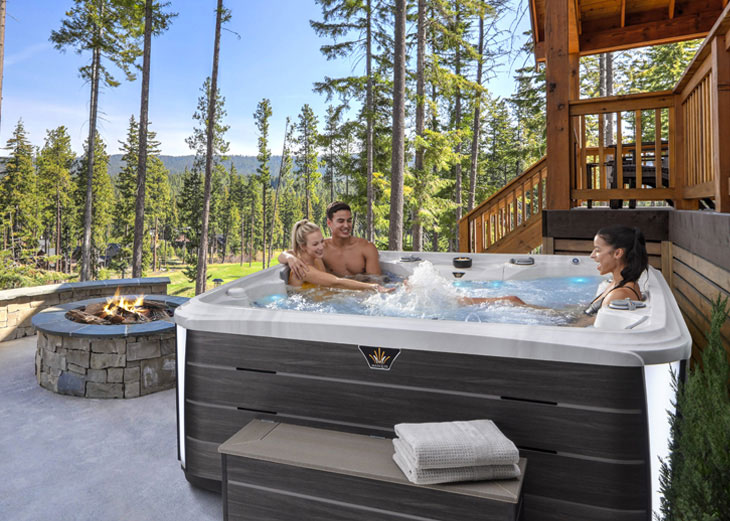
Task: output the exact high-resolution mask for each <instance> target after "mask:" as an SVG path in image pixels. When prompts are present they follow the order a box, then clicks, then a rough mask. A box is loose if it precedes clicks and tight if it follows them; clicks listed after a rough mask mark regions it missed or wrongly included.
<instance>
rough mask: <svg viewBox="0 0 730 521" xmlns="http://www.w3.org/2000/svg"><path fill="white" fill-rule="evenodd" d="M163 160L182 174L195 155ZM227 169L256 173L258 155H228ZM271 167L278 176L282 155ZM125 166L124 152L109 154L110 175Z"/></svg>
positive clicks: (272, 161)
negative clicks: (232, 167) (233, 167)
mask: <svg viewBox="0 0 730 521" xmlns="http://www.w3.org/2000/svg"><path fill="white" fill-rule="evenodd" d="M159 158H160V159H161V160H162V164H163V165H165V168H167V169H168V170H169V171H170V173H171V174H181V173H182V172H183V171H184V170H185V169H186V168H188V169H192V168H193V161H195V156H193V155H190V156H162V155H161V156H159ZM223 164H224V165H225V167H226V169H229V168H230V167H231V164H233V166H235V167H236V171H237V172H238V174H239V175H251V174H255V173H256V169H257V168H258V166H259V162H258V160H257V159H256V156H228V159H227V160H225V161H223ZM269 165H270V167H271V169H270V171H271V175H272V176H277V175H278V174H279V165H281V156H271V161H269ZM123 167H124V162H123V161H122V154H112V155H111V156H109V175H111V176H116V175H117V174H118V173H119V172H121V170H122V168H123Z"/></svg>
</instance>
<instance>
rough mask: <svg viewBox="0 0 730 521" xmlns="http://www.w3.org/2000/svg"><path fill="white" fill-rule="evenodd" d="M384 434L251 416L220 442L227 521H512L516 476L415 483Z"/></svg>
mask: <svg viewBox="0 0 730 521" xmlns="http://www.w3.org/2000/svg"><path fill="white" fill-rule="evenodd" d="M393 451H394V449H393V444H392V442H391V440H388V439H383V438H374V437H372V436H363V435H360V434H352V433H344V432H338V431H333V430H330V429H313V428H311V427H303V426H300V425H289V424H283V423H276V422H265V421H259V420H254V421H252V422H251V423H249V424H248V425H246V426H245V427H244V428H243V429H241V430H240V431H238V432H237V433H236V434H234V435H233V436H232V437H231V438H229V439H228V440H226V442H225V443H223V444H222V445H221V446H220V448H219V452H220V453H221V460H222V469H223V518H224V520H226V521H228V520H230V521H234V520H236V521H259V520H261V519H266V520H267V521H299V520H301V519H307V520H309V519H337V520H342V519H347V520H348V521H395V520H397V519H403V518H404V517H405V518H411V519H429V520H433V521H437V520H439V521H453V520H457V519H458V520H459V521H508V520H511V521H516V520H517V519H518V518H519V513H520V506H521V497H522V496H521V488H522V481H523V479H522V478H523V477H524V476H525V469H526V465H527V462H526V461H525V460H524V459H522V460H520V462H519V465H520V470H521V476H520V478H518V479H510V480H501V481H481V482H468V483H450V484H446V485H429V486H419V485H414V484H412V483H409V482H408V480H407V479H406V478H405V476H404V475H403V473H402V472H401V471H400V469H398V467H397V466H396V464H395V463H394V462H393V457H392V456H393Z"/></svg>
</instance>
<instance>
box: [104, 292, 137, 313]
mask: <svg viewBox="0 0 730 521" xmlns="http://www.w3.org/2000/svg"><path fill="white" fill-rule="evenodd" d="M143 305H144V295H140V296H139V297H137V298H136V299H135V300H132V299H129V300H127V299H125V298H124V297H120V296H119V288H117V291H116V292H115V293H114V296H113V297H111V298H108V299H107V300H106V306H104V309H103V312H104V315H114V312H115V310H116V309H117V308H120V309H123V310H125V311H129V312H131V313H137V308H139V307H141V306H143Z"/></svg>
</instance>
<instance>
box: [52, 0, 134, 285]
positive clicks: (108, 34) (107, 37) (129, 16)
mask: <svg viewBox="0 0 730 521" xmlns="http://www.w3.org/2000/svg"><path fill="white" fill-rule="evenodd" d="M66 16H67V17H68V18H67V19H66V20H64V21H63V22H62V25H61V28H60V29H59V30H58V31H52V32H51V37H50V39H51V41H52V42H53V44H54V46H55V47H56V49H59V50H62V49H65V48H66V47H72V48H74V49H75V50H76V52H77V53H82V52H84V51H91V63H90V64H89V65H85V66H83V67H81V69H80V70H79V71H80V73H81V77H82V78H84V79H85V80H88V81H89V85H90V89H91V92H90V98H89V100H90V101H89V137H88V143H89V147H88V154H87V156H86V160H87V161H88V165H87V166H86V172H87V173H88V175H89V178H88V179H87V180H86V200H85V206H84V238H83V245H82V255H81V272H80V278H81V280H82V281H83V280H88V279H89V276H90V274H91V273H90V267H91V246H92V244H91V243H92V206H93V200H92V197H93V188H92V184H93V180H92V178H91V176H92V174H93V172H94V171H95V168H94V161H95V157H94V151H95V150H96V146H95V145H94V140H95V139H96V134H97V132H96V119H97V112H98V106H99V86H100V83H101V82H103V83H104V85H106V86H108V87H115V86H117V85H119V82H117V81H116V80H115V79H114V77H113V76H112V75H111V74H110V73H109V71H108V70H107V68H106V67H105V66H104V63H103V62H102V57H103V58H105V59H107V60H108V61H111V62H112V63H113V64H115V65H116V66H117V67H118V68H120V69H121V70H122V71H123V72H124V73H125V75H126V76H127V79H128V80H133V79H134V74H133V73H132V64H133V63H134V61H135V60H136V59H137V57H138V56H139V55H140V52H141V51H140V49H139V45H138V39H139V38H138V34H139V27H138V18H137V17H136V16H135V10H134V5H133V4H132V3H130V2H129V1H128V0H74V7H73V8H71V10H70V11H68V12H67V14H66Z"/></svg>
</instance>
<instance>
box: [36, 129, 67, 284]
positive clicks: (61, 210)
mask: <svg viewBox="0 0 730 521" xmlns="http://www.w3.org/2000/svg"><path fill="white" fill-rule="evenodd" d="M74 157H75V156H74V153H73V150H71V138H70V136H69V135H68V131H67V130H66V127H64V126H60V127H58V128H55V129H53V130H49V131H48V132H47V134H46V141H45V143H44V145H43V148H42V149H41V151H40V154H39V156H38V177H39V190H40V193H41V194H42V197H41V204H44V206H45V209H46V211H47V214H48V216H49V218H50V221H49V223H48V224H47V225H46V227H45V229H46V230H53V237H54V246H55V253H56V255H57V256H60V255H61V254H62V253H61V252H62V245H61V244H62V243H61V241H62V236H63V234H62V230H63V225H64V221H68V220H69V216H70V215H72V214H73V213H74V212H72V211H70V210H71V208H70V205H71V201H72V200H71V194H72V184H71V168H72V167H73V162H74ZM56 270H57V271H61V266H60V264H59V262H56Z"/></svg>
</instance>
